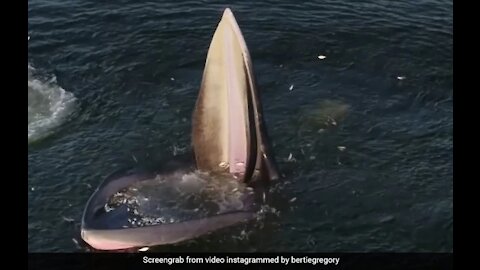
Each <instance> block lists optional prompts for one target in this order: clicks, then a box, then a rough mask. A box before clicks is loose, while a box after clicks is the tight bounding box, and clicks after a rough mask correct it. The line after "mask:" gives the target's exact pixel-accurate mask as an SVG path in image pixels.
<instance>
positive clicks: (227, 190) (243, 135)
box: [81, 9, 278, 250]
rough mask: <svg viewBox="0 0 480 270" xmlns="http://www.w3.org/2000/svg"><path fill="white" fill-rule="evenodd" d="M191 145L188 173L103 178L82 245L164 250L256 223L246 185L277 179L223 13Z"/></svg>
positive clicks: (242, 53)
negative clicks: (192, 159) (161, 247)
mask: <svg viewBox="0 0 480 270" xmlns="http://www.w3.org/2000/svg"><path fill="white" fill-rule="evenodd" d="M192 145H193V151H194V156H195V161H196V162H195V165H196V166H194V168H193V169H192V170H190V171H188V170H187V171H185V170H181V169H178V168H177V169H175V170H170V171H169V172H168V173H167V172H166V171H165V170H164V171H162V172H160V173H156V174H130V175H124V176H123V177H110V178H107V179H106V180H105V181H104V182H103V183H102V184H101V185H100V186H99V187H98V189H97V190H96V191H95V192H94V194H93V195H92V196H91V197H90V200H89V201H88V203H87V207H86V208H85V212H84V215H83V218H82V231H81V234H82V238H83V240H85V242H87V243H88V244H89V245H90V246H92V247H93V248H95V249H101V250H114V249H127V248H135V247H144V246H154V245H162V244H172V243H178V242H181V241H185V240H189V239H192V238H195V237H198V236H201V235H204V234H207V233H210V232H213V231H215V230H218V229H222V228H225V227H228V226H232V225H235V224H238V223H241V222H245V221H248V220H251V219H253V218H255V217H256V211H255V210H254V208H253V207H252V206H253V205H254V200H253V195H252V193H251V192H250V190H249V189H248V188H247V187H246V185H248V184H250V183H251V180H255V179H262V180H272V179H275V178H277V177H278V173H277V170H276V167H275V164H274V160H273V156H272V155H271V152H270V147H269V145H268V138H267V133H266V130H265V126H264V123H263V117H262V108H261V104H260V99H259V96H258V93H257V90H256V85H255V80H254V76H253V69H252V63H251V59H250V55H249V52H248V49H247V46H246V44H245V40H244V39H243V36H242V33H241V31H240V28H239V27H238V24H237V22H236V20H235V18H234V16H233V14H232V12H231V11H230V9H226V10H225V12H224V14H223V17H222V20H221V21H220V23H219V25H218V27H217V30H216V31H215V34H214V36H213V39H212V42H211V44H210V48H209V51H208V55H207V60H206V63H205V70H204V74H203V80H202V84H201V88H200V93H199V96H198V99H197V103H196V105H195V110H194V112H193V118H192ZM162 165H164V164H162ZM172 172H173V174H172ZM192 172H194V174H193V175H192ZM175 173H177V175H175ZM204 173H207V175H206V176H205V175H204ZM159 174H160V175H159ZM221 175H224V176H226V177H219V176H221ZM158 176H160V179H157V177H158ZM185 177H187V179H186V178H185ZM188 177H190V179H188ZM192 177H193V178H192ZM232 179H233V180H232ZM149 182H150V183H151V185H150V186H149V185H148V183H149ZM185 189H187V190H185ZM188 189H190V190H188ZM154 191H155V192H154ZM148 194H150V195H148ZM145 199H147V200H145ZM157 208H158V209H157Z"/></svg>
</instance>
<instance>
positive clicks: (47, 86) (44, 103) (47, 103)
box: [28, 64, 76, 143]
mask: <svg viewBox="0 0 480 270" xmlns="http://www.w3.org/2000/svg"><path fill="white" fill-rule="evenodd" d="M34 73H35V69H34V68H33V67H32V66H31V65H30V64H29V65H28V143H31V142H33V141H37V140H39V139H42V138H45V137H46V136H48V135H50V134H51V133H52V132H53V130H54V129H55V128H56V127H58V126H59V125H61V124H62V123H63V122H64V120H65V119H66V118H67V116H68V115H70V114H71V113H72V111H73V110H74V107H75V101H76V98H75V97H74V95H73V94H72V93H70V92H67V91H65V90H64V89H63V88H61V87H60V86H58V85H57V82H56V78H55V77H54V76H53V77H52V78H51V79H50V80H43V79H40V78H37V77H36V76H35V74H34Z"/></svg>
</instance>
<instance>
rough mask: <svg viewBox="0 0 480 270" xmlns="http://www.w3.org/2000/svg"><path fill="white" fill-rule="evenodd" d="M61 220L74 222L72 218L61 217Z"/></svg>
mask: <svg viewBox="0 0 480 270" xmlns="http://www.w3.org/2000/svg"><path fill="white" fill-rule="evenodd" d="M62 218H63V220H65V221H66V222H74V221H75V220H74V219H73V218H69V217H64V216H62Z"/></svg>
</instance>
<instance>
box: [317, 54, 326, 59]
mask: <svg viewBox="0 0 480 270" xmlns="http://www.w3.org/2000/svg"><path fill="white" fill-rule="evenodd" d="M325 58H327V57H326V56H325V55H319V56H318V59H320V60H323V59H325Z"/></svg>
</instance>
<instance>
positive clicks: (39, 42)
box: [28, 0, 453, 252]
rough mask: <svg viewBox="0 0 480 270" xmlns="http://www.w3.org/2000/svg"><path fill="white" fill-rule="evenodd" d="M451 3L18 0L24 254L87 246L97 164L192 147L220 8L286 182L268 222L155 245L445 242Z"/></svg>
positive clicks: (390, 247) (227, 247)
mask: <svg viewBox="0 0 480 270" xmlns="http://www.w3.org/2000/svg"><path fill="white" fill-rule="evenodd" d="M452 5H453V4H452V1H443V0H429V1H427V0H422V1H406V0H402V1H383V0H380V1H378V0H377V1H373V0H369V1H367V0H364V1H309V2H308V3H303V4H300V3H297V2H296V1H284V0H279V1H261V2H259V1H229V2H226V1H131V0H122V1H114V2H111V1H92V0H74V1H58V0H29V3H28V36H29V40H28V62H29V63H28V66H29V89H28V90H29V100H28V106H29V126H28V133H29V142H28V188H29V189H28V249H29V251H31V252H39V251H53V252H84V251H85V249H84V248H83V247H82V246H79V245H77V244H76V241H78V239H79V228H80V219H81V216H82V211H83V209H84V207H85V204H86V202H87V200H88V198H89V196H90V195H91V194H92V192H93V191H94V189H95V188H96V187H97V185H98V184H100V183H101V181H102V180H103V179H104V178H105V177H106V176H107V175H109V174H110V173H112V172H113V171H116V170H119V169H122V168H125V167H129V166H134V165H137V164H147V163H155V161H156V160H161V159H163V158H167V157H169V156H171V155H173V154H177V153H181V152H185V151H187V149H188V146H189V144H190V117H191V113H192V110H193V106H194V103H195V99H196V97H197V93H198V88H199V85H200V80H201V76H202V71H203V65H204V61H205V57H206V53H207V49H208V46H209V43H210V40H211V37H212V35H213V32H214V30H215V27H216V25H217V23H218V22H219V20H220V17H221V15H222V12H223V9H224V8H226V7H230V8H231V9H232V11H233V12H234V14H235V16H236V18H237V21H238V23H239V25H240V27H241V29H242V31H243V34H244V37H245V39H246V42H247V45H248V47H249V49H250V53H251V56H252V59H253V63H254V69H255V73H256V76H257V80H258V86H259V91H260V93H261V97H262V101H263V107H264V114H265V118H266V122H267V126H268V131H269V134H270V137H271V141H272V144H273V147H274V151H275V154H276V158H277V162H278V165H279V168H280V170H281V172H282V174H283V175H284V177H283V178H282V179H281V180H279V181H278V182H276V183H274V184H273V186H272V187H271V189H270V193H269V194H268V202H267V205H266V208H268V209H270V210H269V211H266V212H268V213H267V215H266V216H265V218H264V219H262V221H261V224H248V225H241V226H238V227H234V228H229V229H226V230H223V231H219V232H217V233H215V234H213V235H210V236H207V237H202V238H200V239H196V240H194V241H190V242H187V243H182V244H178V245H174V246H163V247H159V248H158V250H159V251H173V250H174V251H215V250H218V251H220V250H221V251H251V252H255V251H265V252H267V251H324V252H329V251H451V250H452V249H453V244H452V242H453V236H452V234H453V229H452V227H453V207H452V204H453V202H452V193H453V191H452V189H453V185H452V181H453V173H452V171H453V168H452V163H453V161H452V158H453V153H452V147H453V146H452V144H453V143H452V136H453V129H452V127H453V117H452V112H453V105H452V96H453V83H452V80H453V79H452V77H453V75H452V74H453V71H452V61H453V56H452V55H453V53H452V43H453V41H452V37H453V29H452ZM31 134H33V135H31Z"/></svg>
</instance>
